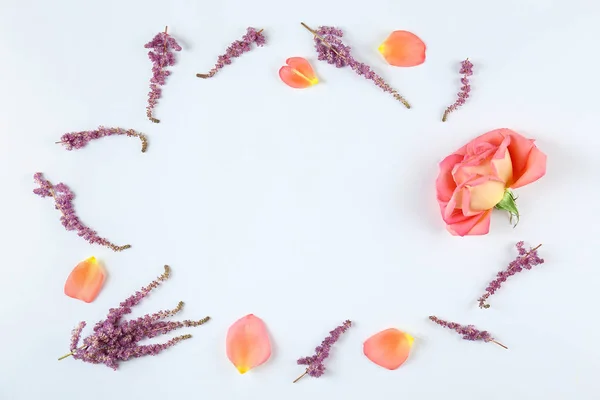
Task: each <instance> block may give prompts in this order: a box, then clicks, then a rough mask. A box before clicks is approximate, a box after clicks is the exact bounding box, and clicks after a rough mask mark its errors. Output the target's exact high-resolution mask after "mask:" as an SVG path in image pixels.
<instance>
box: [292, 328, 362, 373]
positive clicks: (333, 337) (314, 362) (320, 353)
mask: <svg viewBox="0 0 600 400" xmlns="http://www.w3.org/2000/svg"><path fill="white" fill-rule="evenodd" d="M351 325H352V322H351V321H349V320H346V321H344V323H343V324H342V325H340V326H338V327H337V328H335V329H334V330H332V331H331V332H329V336H327V337H326V338H325V339H324V340H323V342H321V345H320V346H317V347H316V348H315V355H314V356H311V357H302V358H299V359H298V361H297V363H298V365H307V367H306V371H304V373H303V374H302V375H300V376H299V377H298V378H296V380H295V381H294V383H296V382H298V381H299V380H300V379H302V378H303V377H304V376H305V375H310V376H312V377H314V378H318V377H320V376H321V375H323V374H324V373H325V365H323V362H324V361H325V359H326V358H327V357H329V351H330V350H331V346H333V344H334V343H335V342H337V341H338V339H339V338H340V336H342V333H344V332H346V331H347V330H348V329H349V328H350V326H351Z"/></svg>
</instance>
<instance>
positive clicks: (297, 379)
mask: <svg viewBox="0 0 600 400" xmlns="http://www.w3.org/2000/svg"><path fill="white" fill-rule="evenodd" d="M306 374H308V369H307V370H306V371H304V373H303V374H302V375H300V376H299V377H297V378H296V380H295V381H294V382H292V383H296V382H298V381H299V380H300V379H302V378H304V376H305V375H306Z"/></svg>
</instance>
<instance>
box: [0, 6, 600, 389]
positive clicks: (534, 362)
mask: <svg viewBox="0 0 600 400" xmlns="http://www.w3.org/2000/svg"><path fill="white" fill-rule="evenodd" d="M1 4H2V11H1V13H0V33H1V35H0V54H2V62H1V63H0V83H1V85H0V90H1V95H0V116H1V118H0V163H1V164H0V182H1V184H2V196H0V209H1V210H2V212H1V216H0V224H1V225H0V226H1V229H0V235H1V236H0V243H1V245H0V246H1V251H0V256H1V258H0V269H1V272H2V278H1V280H0V307H1V322H0V324H1V325H2V327H1V330H0V343H1V344H0V357H1V360H2V362H1V363H0V398H1V399H2V400H5V399H6V400H16V399H32V400H33V399H42V398H44V399H66V400H70V399H87V400H96V399H107V398H110V399H142V398H143V399H148V400H150V399H178V398H206V399H273V400H275V399H277V400H280V399H285V400H294V399H308V398H313V399H327V398H329V399H342V398H346V399H365V398H390V399H403V398H411V399H435V398H441V397H442V396H443V397H444V398H446V399H479V398H486V399H509V398H511V399H549V398H552V399H578V400H580V399H582V400H584V399H597V398H598V392H599V390H600V382H599V380H598V373H599V372H600V350H599V347H598V338H599V335H598V331H597V329H598V322H597V316H598V305H597V303H598V298H597V296H595V294H596V293H597V288H598V280H599V279H600V266H599V264H598V255H597V252H598V246H599V244H600V241H599V234H600V228H599V227H598V226H599V223H600V217H599V214H598V211H597V210H598V202H597V198H598V196H599V194H600V187H599V185H600V182H599V180H598V170H599V169H600V158H599V157H598V150H599V149H600V132H599V130H598V112H599V106H600V102H599V101H598V96H599V94H598V93H599V91H600V84H599V78H598V61H599V58H598V51H597V49H598V38H599V37H600V25H598V19H599V17H600V6H598V5H597V4H594V3H593V2H592V1H591V0H590V1H560V2H559V1H548V0H539V1H531V0H529V1H524V0H510V1H502V2H488V1H485V2H484V1H476V0H470V1H466V0H455V1H451V2H449V1H436V2H427V1H413V2H408V1H391V0H388V1H386V0H370V1H367V2H363V1H357V0H352V1H349V0H346V1H341V0H339V1H328V2H324V1H319V0H303V1H296V2H289V1H276V0H254V1H237V2H236V1H232V0H218V1H210V2H209V1H191V0H187V1H184V0H177V1H166V0H163V1H158V0H145V1H142V0H139V1H118V0H104V1H93V2H89V1H88V2H84V1H78V0H57V1H43V0H36V1H29V0H2V2H1ZM300 21H305V22H306V23H307V24H309V25H312V26H314V27H317V26H319V25H336V26H340V27H341V28H343V29H344V31H345V32H346V33H347V35H346V37H345V39H344V40H345V41H346V43H348V44H349V45H351V46H352V47H353V49H354V55H355V57H356V58H357V59H359V60H363V61H365V62H367V63H368V64H370V65H371V66H372V67H373V69H374V70H375V71H377V72H379V73H380V74H381V75H382V76H383V77H384V79H386V80H387V81H388V82H389V83H390V84H391V86H393V87H395V88H398V89H399V91H400V92H401V93H402V94H403V95H404V96H405V97H406V98H407V99H408V100H409V101H410V102H411V103H412V104H413V106H414V108H413V109H411V110H406V109H404V107H403V106H402V105H401V104H400V103H398V102H396V101H394V99H393V98H392V97H391V96H389V95H387V94H385V93H383V92H381V91H380V90H379V89H377V88H376V87H375V86H374V85H373V84H372V83H371V82H369V81H366V80H365V79H363V78H361V77H358V76H357V75H355V74H354V73H353V72H352V71H351V70H349V69H347V68H346V69H336V68H334V67H332V66H329V65H327V64H325V63H323V62H319V61H317V60H316V53H315V51H314V48H313V42H312V37H311V35H310V34H309V33H308V32H307V31H306V30H304V29H303V28H302V27H301V26H300ZM165 25H169V32H170V33H171V34H172V35H173V36H174V37H175V38H176V39H177V40H178V41H179V43H180V44H181V45H182V46H183V51H182V52H180V53H178V55H177V64H176V65H175V66H174V67H172V68H171V71H172V72H173V73H172V75H171V76H170V77H169V78H168V82H167V84H166V86H165V87H164V92H163V97H162V98H161V99H160V102H159V105H158V106H157V108H156V116H157V117H158V118H160V119H161V120H162V122H161V123H160V124H158V125H155V124H152V123H150V122H149V121H148V120H147V119H146V117H145V110H144V108H145V105H146V96H147V92H148V81H149V78H150V76H151V71H150V70H151V63H150V61H149V60H148V58H147V55H146V53H147V50H146V49H144V48H143V45H144V44H145V43H146V42H148V41H149V40H150V39H152V37H153V36H154V35H155V34H156V33H157V32H159V31H161V30H162V29H164V26H165ZM247 26H254V27H257V28H264V29H265V34H266V36H267V40H268V44H267V46H265V47H263V48H259V49H254V50H252V52H250V53H247V54H244V55H243V56H242V57H241V58H239V59H236V60H234V62H233V64H232V65H230V66H228V67H226V68H225V69H223V70H222V71H221V72H219V73H218V75H216V76H215V77H214V78H212V79H210V80H200V79H198V78H196V77H195V74H196V73H197V72H206V71H208V70H209V69H210V68H211V67H212V65H213V64H214V62H215V60H216V58H217V56H218V55H219V54H222V53H223V52H224V50H225V49H226V47H227V46H228V45H229V44H230V43H231V42H232V41H234V40H236V39H239V38H240V37H241V36H242V35H243V34H244V32H245V30H246V27H247ZM396 29H405V30H409V31H412V32H414V33H416V34H417V35H419V36H420V37H421V38H422V39H423V40H424V41H425V42H426V44H427V46H428V50H427V61H426V62H425V64H423V65H421V66H418V67H416V68H404V69H403V68H396V67H392V66H389V65H387V64H386V63H385V61H384V60H383V59H382V58H381V56H380V55H379V53H378V52H377V46H378V45H379V44H380V43H381V42H382V41H383V40H384V39H385V38H386V37H387V35H388V34H389V33H390V32H391V31H393V30H396ZM290 56H303V57H306V58H307V59H309V60H310V61H311V63H312V64H313V66H314V68H315V70H316V72H317V74H318V76H319V77H320V78H321V83H320V84H319V85H317V86H314V87H312V88H310V89H308V90H304V91H302V90H293V89H291V88H289V87H287V86H285V85H284V84H283V83H282V82H281V81H280V80H279V78H278V75H277V71H278V69H279V67H280V66H281V65H283V63H284V61H285V59H286V58H288V57H290ZM466 57H470V59H471V60H472V61H473V63H474V65H475V66H474V71H475V74H474V76H473V77H472V82H473V92H472V98H471V99H470V100H469V102H468V103H467V104H466V105H465V106H464V107H463V108H462V109H460V110H459V111H457V112H456V113H454V114H452V115H451V116H450V118H449V121H448V122H447V123H442V122H441V121H440V117H441V115H442V112H443V110H444V108H445V107H446V106H447V105H448V104H449V103H451V102H452V101H453V100H454V98H455V93H456V91H457V89H458V87H459V75H458V69H459V62H460V61H461V60H462V59H464V58H466ZM98 125H106V126H119V127H124V128H133V129H136V130H139V131H142V132H144V133H146V134H148V136H149V140H150V146H149V149H148V153H146V154H142V153H140V151H139V149H140V143H139V142H138V141H137V139H132V138H126V137H111V138H106V139H102V140H97V141H94V142H92V143H91V144H89V145H88V146H87V147H86V148H84V149H82V150H79V151H73V152H67V151H66V150H64V149H63V148H62V147H61V146H59V145H55V144H54V142H55V141H56V140H59V138H60V136H61V135H62V134H63V133H65V132H71V131H81V130H87V129H94V128H96V127H97V126H98ZM500 127H508V128H512V129H514V130H516V131H518V132H520V133H522V134H523V135H525V136H527V137H532V138H535V139H537V144H538V146H539V147H540V149H542V151H544V152H545V153H547V154H548V171H547V175H546V176H545V177H544V178H543V179H542V180H540V181H538V182H536V183H534V184H532V185H531V186H528V187H526V188H523V189H521V190H519V191H518V195H519V196H520V197H519V200H518V204H519V206H520V210H521V213H522V218H521V223H520V224H519V225H518V227H517V228H515V229H512V228H511V226H510V225H509V223H508V219H507V217H506V215H505V214H503V213H500V212H498V213H495V214H494V216H493V218H492V227H491V232H490V234H489V235H487V236H484V237H468V238H457V237H452V236H451V235H450V234H448V233H447V232H446V231H445V228H444V225H443V222H442V220H441V217H440V215H439V210H438V206H437V203H436V200H435V189H434V182H435V178H436V176H437V164H438V162H439V161H440V160H441V159H442V158H443V157H445V156H446V155H447V154H450V153H451V152H452V151H454V150H456V149H457V148H458V147H460V146H462V145H463V144H464V143H466V142H467V141H468V140H470V139H472V138H474V137H475V136H477V135H480V134H482V133H485V132H487V131H489V130H492V129H495V128H500ZM36 171H41V172H44V173H45V174H46V176H47V178H48V179H50V180H51V181H52V182H54V183H58V182H61V181H62V182H65V183H66V184H67V185H69V186H70V187H71V188H72V190H73V191H74V192H75V194H76V201H75V207H76V210H77V212H78V214H79V215H80V216H81V218H82V220H83V221H84V222H85V223H86V224H88V225H89V226H91V227H92V228H94V229H96V230H98V232H99V233H100V234H101V235H104V236H106V237H108V238H109V239H111V240H112V241H114V242H116V243H117V244H124V243H131V244H132V245H133V247H132V249H130V250H127V251H124V252H123V253H118V254H115V253H113V252H111V251H110V250H109V249H106V248H102V247H99V246H92V245H89V244H87V243H86V242H85V241H84V240H82V239H80V238H78V237H77V235H76V234H75V233H74V232H67V231H65V230H64V229H63V227H62V226H61V225H60V222H59V212H58V211H56V210H54V207H53V204H52V200H51V199H42V198H40V197H37V196H35V195H34V194H32V192H31V191H32V190H33V189H34V187H35V185H34V183H33V180H32V176H33V174H34V173H35V172H36ZM518 240H525V241H526V242H527V243H528V244H530V245H536V244H538V243H543V247H542V248H541V249H540V254H541V256H543V257H544V258H545V259H546V264H544V265H543V266H541V267H539V268H536V269H535V270H532V271H526V272H525V273H522V274H519V275H518V276H516V277H514V278H513V279H511V280H510V282H508V283H507V284H506V286H505V287H503V288H502V289H501V290H500V291H499V292H498V293H497V294H496V295H494V297H492V298H491V304H492V308H490V309H489V310H480V309H479V308H478V307H477V302H476V299H477V298H478V296H479V295H480V294H482V292H483V290H484V289H485V287H486V284H487V282H489V281H490V280H491V279H493V277H494V275H495V273H496V272H497V271H498V270H500V269H503V268H504V267H505V266H506V265H507V264H508V262H509V261H510V260H512V259H513V258H514V256H515V254H516V252H515V251H514V249H513V245H514V243H515V242H516V241H518ZM91 255H95V256H97V257H98V258H99V259H100V260H102V262H103V263H104V265H105V267H106V269H107V271H108V274H109V278H108V280H107V281H106V284H105V286H104V289H103V290H102V292H101V293H100V295H99V297H98V298H97V300H96V301H95V302H93V303H91V304H85V303H83V302H80V301H77V300H74V299H71V298H69V297H66V296H65V295H64V294H63V285H64V281H65V279H66V278H67V275H68V274H69V272H70V271H71V269H72V268H73V267H74V266H75V265H76V264H77V263H78V262H79V261H81V260H83V259H85V258H87V257H89V256H91ZM166 263H168V264H170V265H171V266H172V268H173V275H172V279H171V280H169V281H168V282H167V283H166V284H165V285H164V286H162V287H161V288H160V289H159V290H156V291H155V292H154V293H152V295H151V296H150V297H149V298H148V299H146V300H145V301H144V302H143V303H142V304H141V305H140V306H139V307H138V308H136V309H135V311H134V314H133V316H138V315H142V314H144V313H147V312H154V311H157V310H159V309H165V308H172V307H173V306H175V305H176V303H177V302H178V301H179V300H184V301H185V302H186V306H185V309H184V311H183V312H182V313H181V314H180V315H179V316H178V317H179V318H180V319H198V318H201V317H204V316H205V315H210V316H211V317H212V318H213V320H212V321H211V322H210V323H209V324H207V325H205V326H202V327H198V328H192V329H185V330H181V331H178V332H177V333H178V334H182V333H188V332H189V333H192V334H193V335H194V338H193V339H192V340H190V341H186V342H184V343H181V344H179V345H177V346H176V347H174V348H171V349H169V350H168V351H166V352H164V353H162V354H160V355H159V356H157V357H146V358H141V359H137V360H133V361H129V362H126V363H122V364H121V368H120V369H119V371H117V372H114V371H112V370H110V369H109V368H106V367H105V366H103V365H92V364H85V363H82V362H80V361H76V360H73V359H67V360H64V361H61V362H60V363H59V362H58V361H57V360H56V359H57V357H58V356H60V355H62V354H64V353H66V352H67V351H68V345H69V339H70V331H71V329H72V328H73V327H74V326H75V325H76V324H77V323H78V322H79V321H81V320H86V321H87V322H88V324H89V325H90V326H89V327H88V328H91V326H93V323H95V322H96V321H98V320H100V319H103V318H104V316H105V315H106V312H107V311H108V309H109V308H110V307H113V306H116V305H117V304H118V303H119V302H120V301H121V300H123V299H124V298H126V297H127V296H129V295H130V294H131V293H133V292H134V291H135V290H137V289H138V288H139V287H141V286H143V285H146V284H147V283H148V282H150V281H151V280H152V279H154V277H155V276H157V275H159V274H160V273H161V272H162V266H163V264H166ZM248 313H254V314H256V315H258V316H260V317H261V318H262V319H263V320H264V321H265V322H266V324H267V326H268V329H269V332H270V334H271V337H272V342H273V347H274V351H273V355H272V357H271V359H270V360H269V362H268V363H266V364H264V365H263V366H261V367H259V368H257V369H255V370H252V371H251V372H249V373H248V374H246V375H243V376H240V375H239V374H238V372H237V371H236V370H235V368H234V367H233V366H232V365H231V364H230V362H229V361H228V360H227V358H226V356H225V346H224V341H225V335H226V331H227V328H228V327H229V326H230V324H231V323H233V322H234V321H235V320H236V319H237V318H239V317H242V316H244V315H246V314H248ZM430 314H436V315H438V316H440V317H442V318H447V319H450V320H455V321H458V322H461V323H473V324H475V325H476V326H478V327H480V328H483V329H488V330H489V331H491V332H492V333H493V334H494V335H495V337H496V338H497V339H498V340H499V341H501V342H503V343H505V344H506V345H507V346H508V347H509V348H510V350H508V351H507V350H503V349H502V348H500V347H498V346H495V345H493V344H485V343H480V342H477V343H472V342H467V341H463V340H461V338H460V336H458V335H456V334H454V333H453V332H451V331H448V330H444V329H442V328H441V327H438V326H436V325H434V324H432V323H430V322H429V321H428V320H427V316H428V315H430ZM347 318H349V319H352V320H353V321H355V327H353V328H352V329H351V330H350V331H349V332H348V333H347V334H345V336H344V337H343V338H342V339H341V340H340V342H338V344H336V346H335V348H334V351H333V353H332V356H331V358H330V359H329V361H328V363H327V367H328V371H327V373H326V375H325V376H323V377H322V378H320V379H312V378H305V379H303V380H302V381H300V382H299V383H298V384H296V385H292V383H291V382H292V380H293V379H294V378H296V376H298V375H299V374H300V373H301V372H302V368H301V367H300V366H297V365H296V364H295V360H296V359H297V358H298V357H300V356H306V355H310V354H312V351H313V349H314V347H315V346H316V345H317V344H319V342H320V341H321V340H322V339H323V338H324V337H325V336H326V335H327V332H328V331H329V330H331V329H333V328H334V327H335V326H337V325H338V324H339V323H341V322H342V321H343V320H344V319H347ZM388 327H397V328H399V329H402V330H405V331H407V332H409V333H411V334H412V335H414V336H415V338H416V340H415V345H414V348H413V352H412V354H411V357H410V358H409V360H408V362H407V363H406V364H404V365H403V366H402V367H401V368H400V369H398V370H396V371H388V370H384V369H382V368H380V367H378V366H376V365H375V364H373V363H371V362H370V361H368V360H367V359H366V358H365V357H364V356H363V354H362V342H363V341H364V340H365V339H366V338H368V337H369V336H370V335H372V334H374V333H376V332H378V331H380V330H382V329H385V328H388ZM89 332H90V329H86V330H85V331H84V335H87V334H88V333H89Z"/></svg>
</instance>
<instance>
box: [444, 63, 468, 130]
mask: <svg viewBox="0 0 600 400" xmlns="http://www.w3.org/2000/svg"><path fill="white" fill-rule="evenodd" d="M460 65H461V67H460V71H459V73H460V74H462V75H463V77H462V78H461V80H460V82H461V83H462V86H461V88H460V92H458V93H457V96H458V97H457V98H456V101H455V102H454V104H452V105H451V106H449V107H448V108H446V111H444V115H443V116H442V121H443V122H446V120H447V119H448V115H449V114H450V113H451V112H453V111H454V110H456V109H457V108H458V107H460V106H462V105H463V104H465V102H466V101H467V99H468V98H469V96H470V95H469V93H471V84H470V83H469V76H471V75H473V64H472V63H471V61H469V59H468V58H467V59H466V60H464V61H462V62H461V63H460Z"/></svg>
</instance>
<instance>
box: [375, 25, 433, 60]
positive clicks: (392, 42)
mask: <svg viewBox="0 0 600 400" xmlns="http://www.w3.org/2000/svg"><path fill="white" fill-rule="evenodd" d="M425 50H426V46H425V43H423V41H422V40H421V39H419V37H418V36H416V35H415V34H413V33H410V32H407V31H394V32H392V33H391V34H390V36H388V38H387V39H386V40H385V41H384V42H383V43H382V44H381V46H379V52H380V53H381V55H382V56H383V58H385V60H386V61H387V62H388V63H389V64H390V65H395V66H396V67H414V66H415V65H420V64H423V63H424V62H425Z"/></svg>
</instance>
